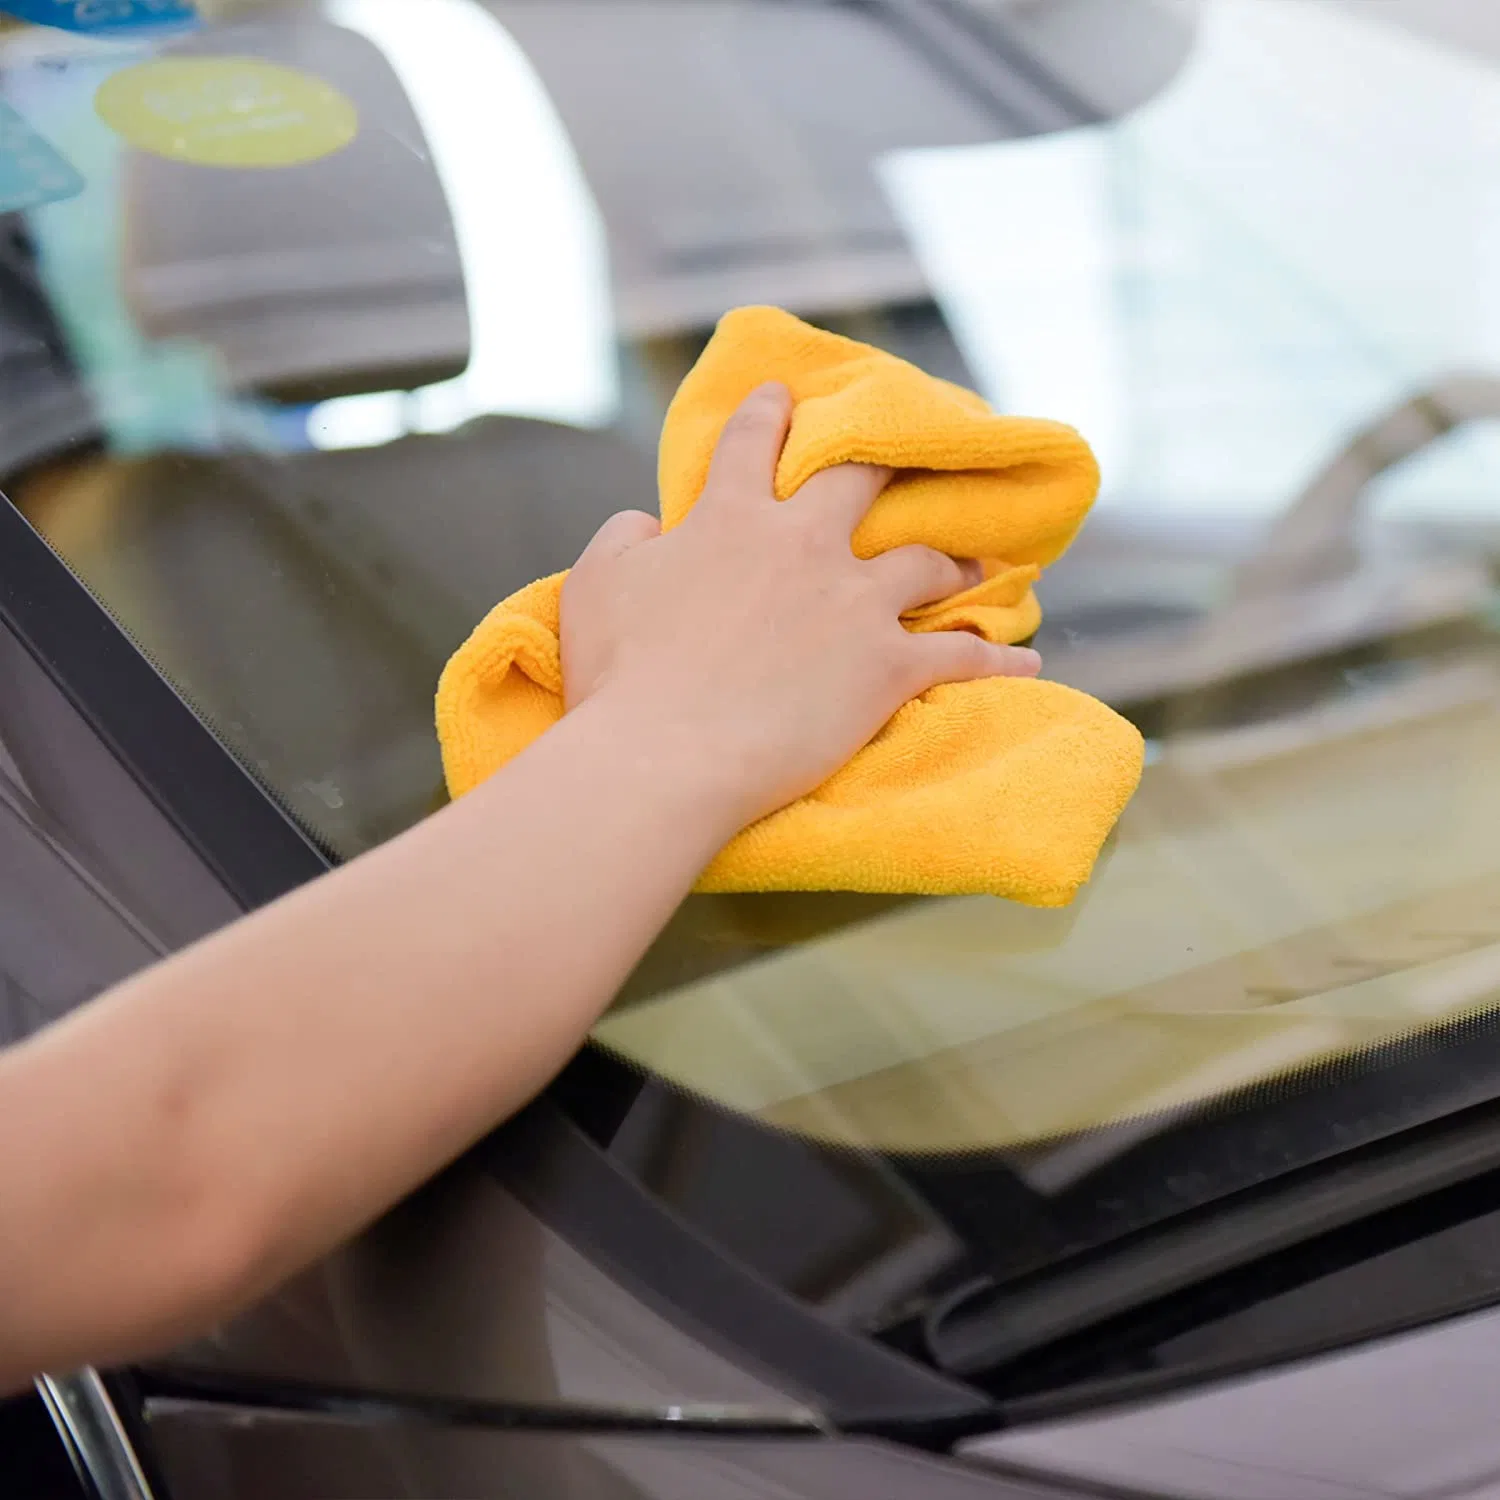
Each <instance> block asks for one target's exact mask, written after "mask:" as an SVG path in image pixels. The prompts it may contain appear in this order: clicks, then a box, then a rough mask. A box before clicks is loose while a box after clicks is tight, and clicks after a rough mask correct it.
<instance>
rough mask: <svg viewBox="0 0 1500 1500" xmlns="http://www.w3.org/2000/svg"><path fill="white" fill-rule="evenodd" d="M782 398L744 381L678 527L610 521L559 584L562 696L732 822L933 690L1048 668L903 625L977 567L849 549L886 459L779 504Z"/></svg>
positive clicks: (909, 550) (962, 636) (909, 552)
mask: <svg viewBox="0 0 1500 1500" xmlns="http://www.w3.org/2000/svg"><path fill="white" fill-rule="evenodd" d="M791 410H792V402H791V396H790V393H789V392H788V391H787V390H786V389H785V387H783V386H779V385H766V386H762V387H760V388H759V389H758V390H756V391H754V392H753V393H752V394H751V395H750V396H749V398H748V399H747V400H746V401H745V402H744V404H743V405H742V406H741V407H740V408H739V410H738V411H737V412H736V413H735V415H734V416H733V417H732V418H731V419H730V421H729V423H728V424H727V425H726V427H725V429H724V432H723V435H722V437H721V438H720V441H719V445H718V448H717V450H716V452H715V455H714V461H713V466H712V469H711V470H710V473H709V477H708V482H707V484H706V486H705V487H704V491H703V495H702V498H701V499H700V500H699V502H698V504H697V505H696V506H694V508H693V510H692V511H691V513H690V514H689V515H688V517H687V518H686V519H685V520H684V521H683V522H682V523H681V525H679V526H677V527H675V528H674V529H673V530H672V531H670V532H667V533H666V534H665V535H664V534H662V531H661V527H660V525H659V523H658V522H657V521H656V520H655V519H654V518H653V517H651V516H648V515H645V514H644V513H642V512H640V511H623V512H621V513H620V514H619V515H616V516H613V517H612V518H611V519H610V520H609V521H607V522H605V524H604V526H603V527H601V528H600V530H599V532H598V534H597V535H596V536H595V537H594V539H593V541H592V542H590V543H589V546H588V548H587V549H586V550H585V552H584V554H583V556H582V557H581V558H579V560H578V564H577V566H576V567H575V568H574V569H573V571H572V573H571V574H570V575H569V578H568V581H567V584H566V586H565V587H564V589H563V596H562V632H561V634H562V660H563V677H564V681H565V684H566V695H567V703H568V708H569V709H570V710H571V709H573V708H575V707H577V706H578V705H579V704H580V703H582V702H584V701H585V700H588V699H596V698H598V699H604V700H608V701H611V702H612V703H613V704H614V707H615V710H616V711H617V712H618V713H619V714H620V715H622V716H623V718H624V720H625V725H626V727H625V728H624V732H625V733H626V734H635V733H637V732H639V733H641V734H644V735H645V736H646V740H647V743H650V744H653V745H655V746H669V747H670V749H671V752H672V754H675V755H676V756H677V757H678V758H676V759H673V758H672V754H669V755H668V756H667V760H666V764H671V765H673V766H675V767H678V768H681V767H684V766H686V765H688V764H690V763H691V764H694V765H695V766H696V767H698V768H699V769H701V770H703V771H705V772H706V773H708V774H709V775H710V776H711V777H713V778H714V793H715V795H716V796H717V797H718V798H719V799H721V802H722V805H723V807H724V809H725V812H726V815H727V816H730V817H732V819H733V821H734V823H735V826H736V827H743V826H745V825H746V824H749V823H751V822H754V821H755V820H756V819H758V818H761V817H764V816H766V815H767V814H769V813H771V812H774V811H776V810H777V809H778V808H780V807H784V806H785V805H787V804H788V803H790V802H793V801H795V800H796V799H797V798H798V797H801V796H803V795H805V794H806V793H807V792H810V791H811V790H812V789H813V788H814V787H816V786H818V785H819V784H820V783H821V782H823V781H825V780H826V779H827V778H828V777H829V776H831V775H832V774H833V772H835V771H836V770H838V768H839V767H840V766H842V765H843V764H844V763H845V762H846V761H848V760H849V759H850V758H851V757H852V756H853V755H854V754H855V752H856V751H858V750H859V749H861V748H862V747H863V746H864V745H865V744H866V743H868V741H869V740H870V739H871V738H872V737H873V736H874V735H875V734H876V733H877V732H878V731H879V729H880V728H881V726H882V725H883V724H885V722H886V721H887V720H888V719H889V718H890V717H891V715H892V714H894V713H895V712H896V710H897V709H899V708H900V707H901V706H902V705H903V704H904V703H906V702H908V701H909V700H910V699H912V698H915V697H916V696H918V695H919V694H920V693H923V692H925V691H926V690H927V689H928V688H930V687H934V686H936V685H937V684H938V683H944V682H964V681H969V680H972V679H974V678H978V677H1000V676H1014V677H1034V676H1035V675H1036V674H1037V672H1038V671H1039V670H1040V668H1041V658H1040V657H1039V656H1038V655H1037V654H1036V652H1034V651H1031V650H1027V649H1025V648H1022V647H1018V646H996V645H992V644H990V643H989V642H987V641H985V640H982V639H981V638H980V637H979V636H977V635H972V634H969V633H967V632H963V631H938V632H932V633H929V634H921V635H917V634H912V633H910V632H908V631H907V630H905V629H904V628H903V627H902V625H901V623H900V616H901V614H902V613H903V612H904V611H906V610H909V609H914V608H916V607H917V606H919V605H923V604H930V603H933V602H934V601H936V600H939V599H944V598H947V597H949V596H950V595H952V594H956V593H959V592H961V591H962V590H964V589H966V588H970V587H972V586H973V585H974V584H976V583H978V582H979V580H980V571H979V564H978V563H976V562H958V561H955V560H954V559H952V558H949V557H946V556H944V555H943V554H942V553H940V552H935V551H933V550H932V549H931V548H929V547H919V546H913V547H900V548H897V549H895V550H893V551H890V552H887V553H884V554H882V555H881V556H879V557H875V558H871V559H869V560H868V561H863V560H861V559H859V558H857V557H855V555H854V553H853V551H852V550H851V547H850V538H851V536H852V535H853V533H854V529H855V528H856V527H857V526H858V525H859V523H860V521H861V520H862V519H863V518H864V516H865V514H866V512H867V511H868V510H869V509H870V507H871V506H872V505H873V504H874V503H875V499H876V497H877V496H878V495H879V494H880V492H881V490H882V489H884V487H885V486H886V484H887V483H888V482H889V481H890V478H891V471H890V470H888V469H878V468H873V467H871V466H869V465H865V464H844V465H841V466H839V467H837V468H833V469H827V470H825V471H823V472H822V473H820V474H818V475H816V476H815V477H814V478H812V479H810V480H809V481H808V482H807V483H806V484H805V485H803V487H802V488H801V489H800V490H799V491H798V492H797V493H796V494H795V495H793V496H792V497H791V498H790V499H789V500H787V501H785V502H784V503H778V502H777V501H776V498H775V495H774V492H773V482H774V477H775V473H776V464H777V460H778V459H779V457H780V455H781V449H782V445H783V444H784V442H785V441H786V434H787V427H788V424H789V422H790V420H791ZM731 831H732V830H731Z"/></svg>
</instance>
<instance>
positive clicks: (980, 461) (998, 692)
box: [437, 307, 1144, 906]
mask: <svg viewBox="0 0 1500 1500" xmlns="http://www.w3.org/2000/svg"><path fill="white" fill-rule="evenodd" d="M767 380H779V381H783V382H784V383H785V384H786V385H787V386H788V387H789V388H790V389H791V392H792V396H793V398H794V400H795V403H796V406H795V411H794V413H793V416H792V425H791V431H790V434H789V435H788V438H787V442H786V447H785V449H784V451H783V453H782V457H781V463H780V466H779V467H778V469H777V473H776V493H777V496H778V497H779V498H781V499H786V498H787V497H788V496H789V495H791V494H793V493H795V492H796V490H797V489H798V488H800V487H801V485H803V484H804V483H805V482H806V481H807V480H808V479H810V478H811V477H812V476H813V475H814V474H816V473H818V472H819V471H820V470H821V469H825V468H829V467H831V466H832V465H834V464H840V463H850V462H858V463H871V464H882V465H885V466H887V467H889V468H892V469H895V470H897V471H898V472H897V475H896V478H895V479H894V480H893V481H892V482H891V484H890V485H889V487H888V488H887V489H886V490H885V492H884V493H883V494H882V495H881V496H880V498H879V499H878V500H877V501H876V502H875V505H874V507H873V509H871V511H870V513H869V514H868V515H867V516H866V518H865V519H864V521H863V522H862V523H861V524H860V526H859V529H858V530H857V531H856V532H855V534H854V550H855V552H856V553H857V554H858V555H859V556H861V557H873V556H875V555H876V554H877V553H880V552H885V551H887V550H889V549H890V548H892V547H900V546H904V545H906V544H908V543H912V542H922V543H925V544H926V545H927V546H929V547H936V548H937V549H938V550H939V551H942V552H947V553H949V554H950V555H951V556H954V557H974V558H980V559H983V560H984V561H985V573H986V578H985V581H984V582H982V583H980V584H978V585H977V586H976V587H974V588H972V589H969V590H968V591H967V592H965V593H963V594H960V595H958V596H956V597H955V598H952V599H948V600H945V601H944V602H942V603H940V604H935V605H928V606H926V607H925V608H922V609H918V610H913V611H911V613H909V614H908V615H906V616H905V624H906V626H907V628H908V629H909V630H957V629H964V630H973V631H977V632H978V633H979V634H980V635H982V636H984V637H985V638H986V639H988V640H991V641H995V642H1001V643H1013V642H1016V641H1020V640H1024V639H1025V638H1026V637H1027V636H1029V635H1031V634H1032V632H1033V631H1035V629H1036V627H1037V625H1038V623H1039V621H1040V619H1041V609H1040V607H1039V606H1038V604H1037V601H1036V596H1035V594H1034V593H1033V592H1032V584H1033V583H1034V582H1035V581H1036V578H1037V576H1038V575H1039V573H1040V571H1041V569H1042V568H1043V567H1045V566H1046V565H1047V564H1048V563H1051V562H1053V561H1055V560H1056V559H1057V558H1058V557H1059V556H1060V555H1061V554H1062V552H1063V551H1064V550H1065V549H1066V547H1067V546H1068V544H1069V543H1070V542H1071V541H1072V540H1073V538H1074V536H1075V535H1076V534H1077V532H1078V529H1079V527H1080V526H1081V525H1082V523H1083V519H1084V517H1085V516H1086V515H1087V513H1088V510H1089V507H1090V506H1091V505H1092V504H1093V502H1094V497H1095V495H1096V493H1097V491H1098V487H1099V471H1098V467H1097V465H1096V463H1095V461H1094V456H1093V454H1092V453H1091V452H1090V450H1089V447H1088V445H1087V444H1086V443H1085V442H1084V440H1083V439H1082V438H1081V437H1080V436H1079V435H1078V434H1077V433H1076V432H1075V431H1074V430H1073V429H1072V428H1071V427H1064V426H1062V425H1060V424H1058V423H1055V422H1044V421H1037V420H1032V419H1029V418H1021V417H1003V416H997V415H995V414H994V413H993V412H992V411H991V410H990V409H989V407H988V406H987V405H986V404H985V402H984V401H983V400H981V399H980V397H978V396H976V395H974V394H973V393H972V392H970V391H966V390H962V389H960V388H959V387H958V386H955V385H950V384H949V383H948V382H946V381H942V380H937V379H935V378H934V377H932V376H930V375H926V374H924V373H923V372H922V371H921V370H918V369H916V368H915V367H914V366H912V365H909V364H907V363H906V362H905V361H904V360H900V359H897V358H895V357H894V356H892V355H890V354H885V353H883V352H881V351H879V350H876V349H871V348H869V347H867V346H866V345H864V344H858V343H855V342H854V341H853V340H851V339H846V338H841V337H839V336H838V335H836V334H832V333H825V332H822V331H820V330H818V329H815V328H810V327H809V326H808V325H807V324H805V323H803V322H801V321H800V320H799V319H797V318H794V317H792V316H791V315H790V314H788V313H784V312H781V311H778V310H777V309H775V308H769V307H748V308H741V309H739V310H738V311H736V312H732V313H730V314H728V315H727V316H726V317H725V318H724V319H723V320H722V322H721V323H720V324H719V327H718V330H717V332H716V333H715V334H714V336H713V338H712V340H711V341H710V342H709V345H708V347H707V348H706V349H705V350H704V352H703V356H702V358H701V359H700V360H699V361H698V364H697V365H696V366H695V367H694V369H693V370H692V372H691V373H690V374H689V375H688V377H687V379H686V380H685V381H683V383H682V387H681V389H680V390H679V391H678V393H677V395H676V397H675V399H674V400H673V402H672V405H671V408H670V410H669V411H668V412H667V418H666V423H665V426H664V428H663V430H662V438H661V460H660V465H661V468H660V478H661V519H662V524H663V526H664V527H666V528H670V527H672V526H675V525H676V524H677V523H678V522H679V521H681V520H682V519H683V517H684V516H685V515H687V513H688V511H689V510H691V509H692V507H693V505H694V503H695V502H696V501H697V499H698V496H699V495H700V494H701V493H702V490H703V486H704V483H705V482H706V480H707V477H708V469H709V462H710V460H711V459H712V457H713V452H714V447H715V445H716V444H717V442H718V438H719V434H720V432H721V431H722V429H723V427H724V424H725V422H726V421H728V419H729V416H730V414H731V413H732V412H733V411H734V410H735V408H736V407H737V406H738V405H739V404H740V402H741V401H743V400H744V398H745V397H746V396H748V395H749V394H750V392H751V391H752V390H753V389H754V388H755V387H756V386H758V385H760V384H762V383H763V382H765V381H767ZM565 576H566V575H565V574H557V575H555V576H553V577H551V578H544V579H542V580H540V581H539V582H537V583H534V584H532V585H530V586H529V587H528V588H524V589H522V590H521V591H520V592H519V593H517V594H513V595H512V596H511V597H510V598H509V599H507V600H506V601H505V602H504V603H503V604H500V605H499V606H497V607H496V608H495V609H494V610H492V611H491V612H490V614H489V615H488V616H487V617H486V618H485V620H484V621H483V622H482V623H481V624H480V625H479V627H478V629H476V630H475V632H474V634H473V635H472V636H470V638H469V640H468V641H467V642H466V643H465V644H464V645H463V646H462V647H461V648H460V649H459V651H458V652H457V653H456V654H455V656H454V657H453V659H452V660H451V661H450V662H449V663H448V666H447V669H446V670H445V672H444V673H443V678H442V681H441V683H440V684H439V687H438V696H437V723H438V735H439V738H440V739H441V741H442V748H443V761H444V767H445V770H446V773H447V778H448V787H449V790H450V791H451V792H452V793H453V795H454V796H455V797H457V796H462V795H463V793H465V792H467V791H469V790H471V789H472V788H473V787H474V786H476V785H477V784H478V783H479V782H481V781H483V780H484V779H485V778H486V777H487V776H489V775H491V774H492V773H493V772H494V771H496V770H498V769H499V767H501V766H503V765H504V764H505V762H506V761H508V760H509V759H510V758H511V757H512V756H514V755H516V754H518V753H519V752H520V751H521V750H523V749H524V748H525V747H526V746H527V745H529V744H530V743H531V742H532V741H533V740H534V739H536V738H537V736H538V735H540V734H542V733H543V731H544V730H546V729H547V728H548V727H549V726H550V725H552V724H554V723H556V722H557V720H558V719H559V718H561V717H562V713H563V697H562V692H563V679H562V666H561V659H560V653H559V647H558V614H559V604H560V600H561V596H562V585H563V579H564V577H565ZM1143 751H1144V747H1143V744H1142V741H1141V737H1140V735H1139V734H1138V733H1137V731H1136V730H1135V729H1134V727H1133V726H1131V725H1130V724H1129V723H1127V722H1126V721H1125V720H1124V719H1122V718H1121V717H1120V716H1119V715H1118V714H1116V713H1114V712H1113V711H1112V710H1111V709H1109V708H1106V707H1105V706H1104V704H1102V703H1099V702H1097V701H1096V700H1095V699H1093V698H1090V697H1087V696H1086V695H1085V694H1083V693H1080V692H1077V691H1075V690H1074V689H1072V688H1068V687H1063V686H1062V685H1061V684H1059V683H1054V682H1044V681H1037V680H1026V679H1020V678H995V679H992V680H988V681H981V682H966V683H955V684H951V685H946V686H942V687H936V688H933V689H931V690H930V691H929V692H926V693H924V694H923V695H922V696H921V697H920V698H918V699H916V700H915V701H913V702H911V703H909V704H907V706H906V707H905V708H903V709H901V710H900V711H899V712H898V713H897V714H896V716H895V717H894V718H893V719H892V720H891V721H890V722H889V723H888V724H887V725H886V727H885V728H884V729H883V730H881V732H880V733H879V734H878V735H877V736H876V737H875V739H874V740H872V741H871V742H870V744H868V745H867V746H866V747H865V748H864V749H863V750H861V751H860V752H859V753H858V754H857V755H856V756H855V757H854V759H853V760H851V761H850V762H849V764H848V765H846V766H845V767H844V768H843V769H842V770H841V771H839V772H838V773H837V774H836V775H834V776H832V777H831V778H830V779H829V780H828V781H826V782H825V783H824V784H823V785H822V786H821V787H819V788H818V789H817V791H815V792H814V793H812V795H810V796H808V797H805V798H803V799H802V800H801V801H800V802H796V803H794V804H793V805H792V806H790V807H787V808H784V809H783V810H782V811H780V812H778V813H775V814H773V815H772V816H771V817H769V818H765V819H763V820H762V821H761V822H759V823H757V824H755V825H754V827H752V828H749V829H747V830H746V831H745V832H744V833H742V834H741V835H740V836H739V837H738V838H736V839H735V840H734V841H733V842H732V843H730V844H729V845H728V846H727V847H726V848H725V849H724V850H723V851H722V852H721V853H720V854H719V856H718V858H717V859H715V860H714V862H713V864H712V865H710V866H709V868H708V870H707V871H706V872H705V874H704V876H703V878H702V881H701V882H700V884H699V889H700V890H702V891H797V890H802V891H809V890H839V891H867V892H888V893H894V894H910V895H958V894H990V895H996V896H1005V897H1009V898H1010V899H1012V900H1015V901H1023V902H1026V903H1028V904H1030V905H1033V906H1065V905H1066V904H1067V903H1068V902H1069V901H1071V900H1072V899H1073V897H1074V896H1075V895H1076V894H1077V892H1078V888H1079V886H1081V885H1082V884H1083V883H1084V881H1086V880H1087V879H1088V877H1089V874H1090V872H1091V871H1092V870H1093V867H1094V861H1095V860H1096V859H1097V858H1098V854H1099V850H1100V847H1101V846H1102V844H1103V843H1104V840H1105V838H1106V837H1107V836H1108V834H1109V831H1110V829H1111V828H1112V827H1113V826H1114V824H1115V820H1116V819H1117V818H1118V817H1119V816H1120V813H1121V812H1122V811H1123V809H1124V807H1125V804H1126V803H1127V802H1128V801H1129V800H1130V797H1131V795H1132V794H1133V793H1134V791H1135V788H1136V785H1137V783H1138V782H1139V780H1140V775H1141V765H1142V760H1143Z"/></svg>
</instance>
